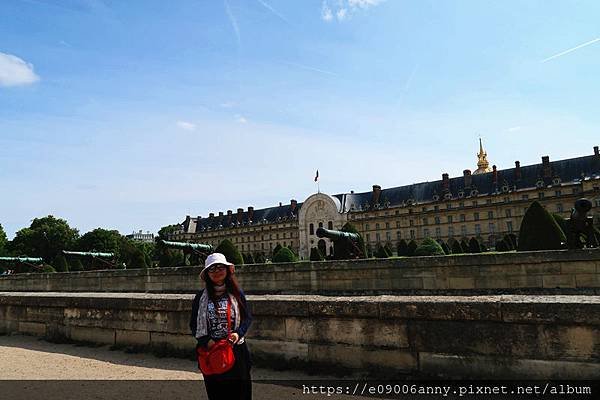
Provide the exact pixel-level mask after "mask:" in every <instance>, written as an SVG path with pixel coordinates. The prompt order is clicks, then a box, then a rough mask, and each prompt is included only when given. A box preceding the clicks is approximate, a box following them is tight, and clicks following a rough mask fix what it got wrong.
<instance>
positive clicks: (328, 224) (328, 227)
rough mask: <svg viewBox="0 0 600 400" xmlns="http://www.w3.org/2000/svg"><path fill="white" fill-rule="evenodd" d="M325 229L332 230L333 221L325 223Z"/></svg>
mask: <svg viewBox="0 0 600 400" xmlns="http://www.w3.org/2000/svg"><path fill="white" fill-rule="evenodd" d="M327 229H333V221H329V222H328V223H327Z"/></svg>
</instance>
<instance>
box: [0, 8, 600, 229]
mask: <svg viewBox="0 0 600 400" xmlns="http://www.w3.org/2000/svg"><path fill="white" fill-rule="evenodd" d="M599 15H600V3H599V2H597V1H569V2H567V1H562V0H561V1H553V0H541V1H534V0H529V1H518V2H517V1H502V2H498V1H484V0H477V1H467V0H463V1H437V0H419V1H417V0H415V1H400V0H387V1H384V0H380V1H378V0H325V1H323V0H301V1H300V0H298V1H291V0H290V1H284V0H194V1H187V0H176V1H171V2H165V1H153V0H143V1H142V0H140V1H134V0H128V1H109V0H63V1H60V0H3V1H2V2H1V3H0V187H1V189H0V190H1V192H2V195H1V196H0V223H1V224H2V225H3V226H4V228H5V230H6V231H7V233H8V235H9V237H12V236H13V235H14V233H15V231H17V230H18V229H21V228H23V227H26V226H28V225H29V224H30V221H31V219H33V218H34V217H40V216H44V215H48V214H53V215H56V216H59V217H62V218H65V219H67V220H68V221H69V223H70V224H71V225H72V226H74V227H76V228H78V229H79V230H80V232H81V233H84V232H86V231H89V230H91V229H93V228H96V227H104V228H111V229H118V230H120V231H121V232H122V233H129V232H131V231H133V230H137V229H143V230H150V231H154V232H155V231H157V230H158V229H159V228H160V227H161V226H164V225H167V224H170V223H176V222H180V221H181V220H183V218H184V217H185V215H187V214H189V215H192V216H196V215H202V216H207V215H208V213H209V212H218V211H226V210H227V209H233V210H235V209H237V208H238V207H243V208H246V207H247V206H249V205H253V206H254V207H255V208H262V207H269V206H273V205H277V204H278V203H279V202H280V201H281V202H283V203H287V202H289V200H290V199H292V198H295V199H297V200H298V201H303V200H304V199H305V198H306V197H307V196H308V195H310V194H311V193H313V192H314V191H315V190H316V187H315V184H314V182H313V177H314V173H315V170H316V169H317V168H318V169H319V174H320V186H321V191H324V192H327V193H340V192H347V191H350V190H355V191H368V190H370V188H371V186H372V185H373V184H379V185H382V186H383V187H392V186H399V185H404V184H410V183H414V182H421V181H426V180H437V179H440V178H441V174H442V173H443V172H448V173H450V175H451V176H457V175H461V174H462V170H463V169H465V168H471V169H474V168H476V157H475V153H476V152H477V149H478V143H477V138H478V137H479V135H481V136H482V138H483V140H484V145H485V147H486V150H487V151H488V155H489V159H490V161H491V162H492V163H493V164H496V165H497V166H498V168H500V169H502V168H510V167H511V166H513V165H514V161H515V160H520V161H521V164H522V165H527V164H531V163H536V162H540V158H541V156H542V155H549V156H550V159H551V160H557V159H562V158H569V157H575V156H580V155H587V154H592V147H593V146H594V145H598V144H599V143H598V133H599V132H600V115H599V113H598V111H597V110H598V103H599V101H598V93H600V79H598V74H597V71H598V70H600V40H596V39H598V38H600V26H599V25H598V16H599ZM581 45H582V46H581ZM578 46H581V47H578ZM569 50H572V51H569Z"/></svg>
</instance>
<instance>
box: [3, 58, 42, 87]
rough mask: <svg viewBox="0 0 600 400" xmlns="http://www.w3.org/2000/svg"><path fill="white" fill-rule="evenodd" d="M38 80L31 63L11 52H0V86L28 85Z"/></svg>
mask: <svg viewBox="0 0 600 400" xmlns="http://www.w3.org/2000/svg"><path fill="white" fill-rule="evenodd" d="M39 80H40V77H39V76H37V75H36V73H35V72H34V70H33V65H31V64H30V63H28V62H25V61H23V60H22V59H20V58H19V57H17V56H14V55H12V54H6V53H0V86H21V85H30V84H32V83H35V82H37V81H39Z"/></svg>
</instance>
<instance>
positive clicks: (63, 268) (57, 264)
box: [52, 254, 69, 272]
mask: <svg viewBox="0 0 600 400" xmlns="http://www.w3.org/2000/svg"><path fill="white" fill-rule="evenodd" d="M52 265H53V266H54V269H55V270H56V271H57V272H68V271H69V264H67V259H66V258H65V256H63V255H62V254H59V255H57V256H56V257H55V258H54V262H52Z"/></svg>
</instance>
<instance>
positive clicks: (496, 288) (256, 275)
mask: <svg viewBox="0 0 600 400" xmlns="http://www.w3.org/2000/svg"><path fill="white" fill-rule="evenodd" d="M236 271H237V275H238V278H239V280H240V282H241V284H242V287H243V288H244V290H245V291H246V292H247V293H255V294H267V293H280V294H331V295H348V294H383V293H389V294H413V293H415V294H441V293H446V294H461V293H483V294H485V293H491V294H493V293H579V294H582V293H584V294H600V249H594V250H577V251H566V250H564V251H539V252H522V253H515V252H513V253H494V254H475V255H456V256H444V257H411V258H393V259H369V260H349V261H323V262H299V263H285V264H253V265H243V266H238V267H237V270H236ZM199 272H200V268H199V267H179V268H155V269H148V270H110V271H88V272H69V273H54V274H17V275H9V276H0V291H60V292H146V293H193V292H194V290H195V288H196V287H197V286H198V274H199Z"/></svg>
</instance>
